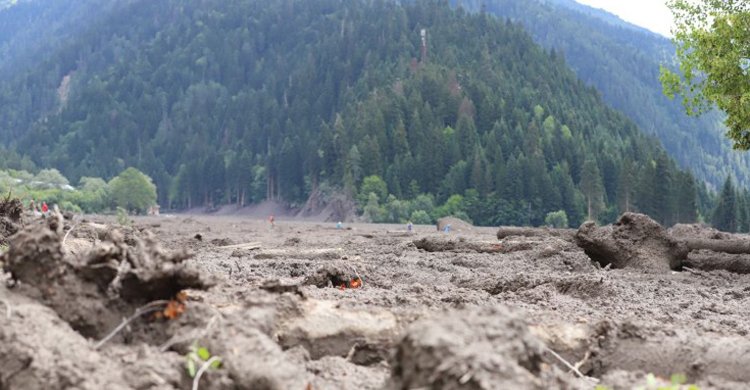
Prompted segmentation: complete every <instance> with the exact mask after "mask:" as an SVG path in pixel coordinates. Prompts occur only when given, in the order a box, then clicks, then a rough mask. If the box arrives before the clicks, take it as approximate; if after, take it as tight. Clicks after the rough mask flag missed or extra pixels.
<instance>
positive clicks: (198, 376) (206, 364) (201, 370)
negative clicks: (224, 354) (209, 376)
mask: <svg viewBox="0 0 750 390" xmlns="http://www.w3.org/2000/svg"><path fill="white" fill-rule="evenodd" d="M219 362H221V358H219V357H218V356H211V358H210V359H208V360H206V361H205V362H203V365H201V367H200V368H199V369H198V372H197V373H196V374H195V378H193V390H198V384H199V383H200V381H201V376H203V373H205V372H206V370H208V369H209V368H211V367H212V365H214V364H216V363H219Z"/></svg>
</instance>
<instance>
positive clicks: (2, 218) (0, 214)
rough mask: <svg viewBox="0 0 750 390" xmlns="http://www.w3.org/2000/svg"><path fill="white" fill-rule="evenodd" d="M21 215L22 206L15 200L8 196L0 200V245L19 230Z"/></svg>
mask: <svg viewBox="0 0 750 390" xmlns="http://www.w3.org/2000/svg"><path fill="white" fill-rule="evenodd" d="M22 214H23V204H22V203H21V201H20V200H19V199H17V198H11V197H10V195H8V197H7V198H5V199H0V244H5V243H7V242H8V238H9V237H10V236H12V235H14V234H16V233H17V232H18V231H19V230H20V226H19V224H20V221H21V216H22Z"/></svg>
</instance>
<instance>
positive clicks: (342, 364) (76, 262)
mask: <svg viewBox="0 0 750 390" xmlns="http://www.w3.org/2000/svg"><path fill="white" fill-rule="evenodd" d="M90 219H91V220H90V221H88V222H86V224H87V225H88V226H91V227H88V226H84V224H83V223H82V224H81V225H80V226H79V227H78V228H77V229H76V230H75V231H74V232H73V233H72V234H71V235H70V237H69V238H68V241H69V242H66V244H65V245H60V244H61V243H60V241H61V240H60V233H59V232H58V230H57V229H49V228H44V227H43V226H37V225H41V224H40V223H39V221H33V223H27V226H29V227H27V228H26V229H23V230H22V231H21V233H19V234H18V236H16V237H15V238H14V239H13V241H12V243H11V246H10V248H9V249H10V250H11V251H12V252H13V259H12V260H11V259H10V258H9V257H8V256H10V253H9V254H8V255H6V257H5V259H4V260H3V261H4V262H5V264H6V270H7V271H8V274H7V275H6V276H5V278H8V280H7V281H6V282H8V283H9V284H13V283H15V286H13V287H12V288H8V289H6V288H4V287H0V301H2V302H0V367H3V370H0V389H2V390H5V389H15V388H51V389H57V388H65V387H66V386H67V387H68V388H70V387H74V388H82V389H93V388H112V389H119V388H129V389H130V388H135V389H152V388H154V389H177V388H179V389H184V388H190V387H191V385H192V383H191V382H192V379H191V378H190V377H189V376H188V375H187V373H186V371H185V368H184V367H185V366H184V364H185V358H184V355H185V354H186V353H187V352H189V351H190V348H191V346H192V345H193V344H194V343H197V344H198V345H200V346H203V347H206V348H207V349H208V350H209V351H210V352H211V354H212V355H214V356H218V357H221V359H222V362H223V366H222V368H221V369H218V370H209V371H208V372H207V373H206V374H205V375H204V376H203V378H202V379H201V382H200V388H201V389H232V388H254V389H288V388H291V389H307V388H312V389H316V390H318V389H341V388H361V389H383V388H393V389H401V388H407V387H409V386H420V384H421V386H422V387H427V388H438V389H440V388H465V387H466V388H567V389H590V388H592V387H593V382H592V381H590V380H588V379H580V378H577V377H576V375H575V374H573V373H571V372H569V371H570V370H569V369H568V368H567V367H566V366H565V365H564V364H563V363H562V362H561V361H560V360H559V359H557V358H555V357H554V355H553V354H552V353H551V352H550V350H551V351H554V352H555V353H556V354H558V355H560V356H561V357H562V358H563V359H564V360H566V361H567V362H569V363H571V364H577V366H578V367H579V369H580V372H581V373H582V374H583V375H586V376H590V377H595V378H598V379H599V380H600V383H602V384H604V385H607V386H609V387H610V388H613V389H620V388H628V389H629V388H632V387H633V386H637V385H641V384H644V383H645V381H644V378H645V375H646V374H648V373H649V372H651V373H654V374H656V375H657V376H660V377H663V378H666V377H668V376H669V375H671V374H673V373H677V372H682V373H685V374H687V375H688V380H689V381H690V382H695V383H698V384H699V385H700V386H701V388H702V389H714V388H717V389H723V388H741V387H742V385H738V383H741V382H743V381H747V380H749V379H750V378H746V369H745V368H744V367H745V366H746V365H747V364H746V363H748V362H745V360H744V357H743V356H744V351H745V350H747V349H750V347H748V346H747V345H746V342H745V341H744V340H745V338H746V337H747V335H748V333H749V332H750V324H748V322H747V318H749V316H750V305H748V304H747V303H748V300H750V288H748V287H746V286H750V275H743V274H739V273H730V272H727V271H725V270H717V271H706V270H693V271H690V272H687V271H686V272H674V271H665V272H652V271H648V272H644V270H642V269H639V268H628V267H625V268H622V269H607V268H604V267H602V265H601V264H600V263H598V262H595V261H592V260H591V259H590V258H589V256H588V255H587V254H586V253H585V252H584V250H583V249H581V248H580V247H578V246H577V245H576V244H575V243H573V241H572V239H570V232H569V231H564V232H560V234H557V233H552V234H546V233H544V232H543V231H542V230H539V231H536V230H535V231H533V232H532V233H533V234H531V233H529V234H525V235H517V234H516V235H508V236H503V239H502V240H498V239H497V235H496V234H497V233H498V231H497V229H491V228H481V227H472V230H471V232H469V233H467V232H460V233H456V232H452V233H450V234H445V233H441V234H436V233H435V227H434V226H415V227H414V232H412V233H411V234H407V233H406V231H405V228H404V226H388V225H366V224H351V225H349V224H347V227H351V230H346V229H341V230H336V229H335V228H334V225H333V224H321V223H306V222H289V221H277V222H276V226H274V227H273V228H271V227H270V226H269V224H268V223H267V222H266V221H254V220H246V219H240V218H232V217H204V216H195V217H169V216H163V217H161V218H155V217H147V218H146V217H144V218H135V225H134V226H133V228H132V229H128V230H127V231H126V232H125V233H124V234H121V235H119V236H118V234H117V233H113V232H114V231H115V230H118V229H113V228H112V223H113V219H111V218H109V219H108V218H99V217H93V218H90ZM69 228H70V225H68V226H66V227H65V229H64V230H63V232H66V231H67V230H68V229H69ZM45 229H46V230H45ZM79 229H80V230H79ZM152 229H158V231H159V233H158V234H156V235H154V236H150V235H149V234H148V231H152ZM689 230H690V231H694V232H695V233H696V234H698V235H700V234H704V233H702V231H701V230H695V229H694V228H689ZM711 234H712V233H708V235H707V236H706V237H703V236H699V237H698V238H701V239H710V240H715V239H716V237H715V236H711ZM196 235H200V236H201V240H197V239H196V238H195V237H196ZM123 236H124V237H123ZM462 237H463V239H462ZM433 238H439V239H440V241H439V242H438V244H441V243H442V242H448V241H450V242H453V243H454V244H458V245H454V246H453V247H452V248H450V249H449V250H440V251H434V252H428V251H426V250H424V249H419V248H418V247H417V245H416V244H415V241H419V240H421V239H433ZM730 238H732V239H736V238H737V237H728V238H727V239H730ZM16 239H17V240H18V241H16ZM74 239H75V240H76V241H75V245H73V241H71V240H74ZM467 243H468V244H481V245H485V244H491V245H495V244H497V245H499V247H501V248H503V250H502V251H499V252H492V251H487V252H483V251H477V250H474V249H472V248H470V247H466V246H464V247H461V245H460V244H467ZM219 244H230V245H229V246H230V248H226V246H227V245H219ZM441 245H442V244H441ZM71 246H73V249H71ZM232 246H240V247H241V248H242V251H243V252H242V253H238V256H235V255H233V254H234V253H235V252H237V250H238V249H237V248H231V247H232ZM161 247H164V248H168V249H169V251H165V250H162V249H160V248H161ZM186 248H187V249H190V250H192V251H193V252H194V256H193V257H190V258H187V257H186V256H185V255H184V252H182V250H184V249H186ZM248 248H257V249H248ZM260 253H265V254H271V256H259V257H256V256H255V255H257V254H260ZM334 253H335V254H336V256H328V255H320V254H334ZM695 253H697V252H696V251H693V252H691V254H690V256H693V255H694V254H695ZM690 256H689V257H688V259H687V261H689V260H690ZM196 278H197V279H196ZM355 278H357V279H359V278H361V279H359V280H361V281H362V282H363V284H362V285H361V286H357V288H352V284H351V281H352V279H355ZM210 280H215V281H216V283H215V285H214V286H213V287H211V288H209V289H207V290H201V288H203V287H205V286H206V285H207V284H208V283H206V281H210ZM347 280H348V282H349V283H348V284H347V283H344V282H347ZM126 281H127V282H126ZM197 281H202V282H200V283H198V282H197ZM339 283H341V284H339ZM195 284H204V285H203V286H195ZM342 285H343V288H342ZM187 286H193V287H197V288H198V289H195V288H192V289H191V288H188V296H189V299H188V301H187V306H186V309H185V312H184V314H182V316H180V317H179V318H176V319H174V320H170V321H166V320H155V319H153V318H151V317H150V316H148V315H146V316H143V317H140V318H138V319H137V320H135V321H133V322H132V323H131V324H130V325H129V326H128V327H126V328H125V329H123V330H122V331H121V332H120V333H118V335H117V336H116V337H114V338H113V339H112V340H110V341H109V342H108V343H107V344H105V345H104V346H103V347H102V348H99V349H96V348H94V347H95V342H96V341H98V340H100V339H101V337H102V336H103V334H106V333H109V331H110V330H111V329H113V327H114V326H116V325H118V324H119V323H120V321H121V320H122V318H123V317H128V316H130V315H131V314H132V313H133V310H134V309H135V308H137V307H140V306H142V305H143V304H145V303H148V302H150V301H152V300H154V299H163V298H162V297H164V296H167V295H170V294H173V293H174V291H175V290H176V289H177V288H187ZM167 298H171V297H167ZM6 302H7V303H8V304H9V305H6V304H5V303H6ZM6 307H11V308H12V310H11V315H10V317H9V318H8V317H6V314H7V313H5V308H6ZM42 333H44V334H43V337H40V336H38V334H42ZM732 359H734V360H732ZM5 367H12V369H9V370H5Z"/></svg>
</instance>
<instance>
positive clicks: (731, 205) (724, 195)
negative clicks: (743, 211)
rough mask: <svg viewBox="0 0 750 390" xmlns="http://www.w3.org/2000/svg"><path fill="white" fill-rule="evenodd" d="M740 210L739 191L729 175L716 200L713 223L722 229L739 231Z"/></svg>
mask: <svg viewBox="0 0 750 390" xmlns="http://www.w3.org/2000/svg"><path fill="white" fill-rule="evenodd" d="M739 211H740V210H739V203H738V200H737V191H736V190H735V188H734V184H733V183H732V178H731V177H727V180H726V181H725V182H724V187H723V188H722V190H721V194H719V200H718V202H716V208H715V209H714V212H713V217H712V218H711V224H712V225H713V226H714V227H715V228H717V229H719V230H721V231H725V232H733V233H734V232H737V231H738V227H740V226H739V222H740V221H739V217H740V213H739Z"/></svg>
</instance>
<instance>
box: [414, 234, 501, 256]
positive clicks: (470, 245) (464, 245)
mask: <svg viewBox="0 0 750 390" xmlns="http://www.w3.org/2000/svg"><path fill="white" fill-rule="evenodd" d="M414 246H416V247H417V249H422V250H425V251H427V252H477V253H501V252H505V250H504V249H505V248H504V246H503V245H501V244H498V243H492V242H471V241H461V240H455V239H446V238H443V237H424V238H420V239H419V240H415V241H414Z"/></svg>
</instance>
